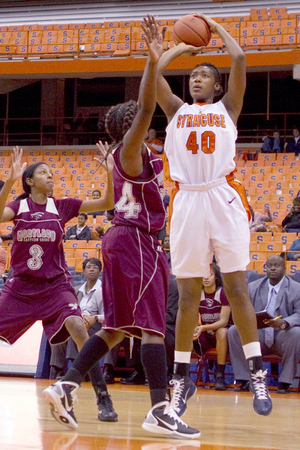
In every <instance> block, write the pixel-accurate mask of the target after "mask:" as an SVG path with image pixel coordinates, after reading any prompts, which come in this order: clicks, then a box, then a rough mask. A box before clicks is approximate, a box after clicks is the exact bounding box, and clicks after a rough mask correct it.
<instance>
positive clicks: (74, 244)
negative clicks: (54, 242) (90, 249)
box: [64, 222, 88, 249]
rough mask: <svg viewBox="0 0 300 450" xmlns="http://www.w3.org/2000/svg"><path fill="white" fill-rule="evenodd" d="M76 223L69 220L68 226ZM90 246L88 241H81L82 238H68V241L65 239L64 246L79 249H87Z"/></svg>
mask: <svg viewBox="0 0 300 450" xmlns="http://www.w3.org/2000/svg"><path fill="white" fill-rule="evenodd" d="M73 225H75V223H70V222H68V225H67V227H69V226H73ZM87 246H88V242H87V241H81V240H76V239H74V240H73V239H68V240H67V241H65V243H64V248H73V249H75V248H79V249H85V248H87Z"/></svg>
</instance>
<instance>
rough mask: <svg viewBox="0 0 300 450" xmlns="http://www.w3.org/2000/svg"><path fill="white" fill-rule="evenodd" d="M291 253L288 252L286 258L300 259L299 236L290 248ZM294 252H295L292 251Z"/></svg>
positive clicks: (290, 259) (291, 259)
mask: <svg viewBox="0 0 300 450" xmlns="http://www.w3.org/2000/svg"><path fill="white" fill-rule="evenodd" d="M288 250H289V251H290V252H291V253H289V252H287V254H286V259H287V260H288V261H299V260H300V239H299V238H297V239H295V240H294V241H293V242H292V244H291V246H290V248H289V249H288ZM297 251H298V252H299V253H294V252H297ZM292 252H293V253H292Z"/></svg>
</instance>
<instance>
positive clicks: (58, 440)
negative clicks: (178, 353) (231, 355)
mask: <svg viewBox="0 0 300 450" xmlns="http://www.w3.org/2000/svg"><path fill="white" fill-rule="evenodd" d="M48 385H49V380H34V379H31V378H30V379H28V378H9V377H8V378H5V377H0V449H1V450H28V449H34V450H67V449H68V450H96V449H97V450H104V449H105V450H196V449H201V450H250V449H260V450H261V449H264V450H265V449H276V450H299V448H300V394H296V393H292V394H288V395H279V394H276V393H272V394H271V396H272V399H273V412H272V414H271V415H270V416H268V417H263V416H258V415H256V414H255V413H254V411H253V409H252V395H251V394H250V393H241V394H237V393H236V392H234V391H232V390H231V391H226V392H217V391H214V390H212V389H202V388H199V389H198V391H197V394H196V395H195V397H193V399H191V401H190V402H189V407H188V411H187V413H186V414H185V416H184V420H185V421H186V422H187V423H188V424H189V425H191V426H193V427H195V428H198V429H200V431H201V437H200V439H198V440H183V441H181V440H175V439H166V438H162V437H160V436H158V435H157V436H156V435H152V434H150V433H148V432H146V431H144V430H143V429H142V428H141V424H142V421H143V418H144V416H145V414H146V413H147V412H148V409H149V407H150V402H149V394H148V388H147V387H146V386H123V385H121V384H115V385H113V386H109V391H110V393H111V396H112V399H113V403H114V407H115V409H116V411H117V412H118V415H119V421H118V422H116V423H107V422H100V421H99V420H98V419H97V408H96V401H95V397H94V392H93V390H92V387H91V384H90V383H83V386H82V388H81V389H80V390H79V391H78V399H79V404H76V403H75V413H76V417H77V420H78V423H79V427H78V429H77V432H74V431H71V430H68V429H67V428H64V427H63V426H61V425H60V424H59V423H57V422H56V421H55V420H54V419H53V418H52V416H51V414H50V411H49V407H48V405H46V404H45V403H44V401H43V399H42V391H43V389H44V388H45V387H47V386H48Z"/></svg>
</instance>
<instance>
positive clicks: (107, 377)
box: [103, 364, 115, 384]
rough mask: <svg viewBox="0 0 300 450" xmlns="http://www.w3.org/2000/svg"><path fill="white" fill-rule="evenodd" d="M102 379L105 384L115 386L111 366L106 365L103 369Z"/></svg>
mask: <svg viewBox="0 0 300 450" xmlns="http://www.w3.org/2000/svg"><path fill="white" fill-rule="evenodd" d="M103 378H104V381H105V384H115V372H114V368H113V366H112V365H111V364H107V366H106V367H105V368H104V373H103Z"/></svg>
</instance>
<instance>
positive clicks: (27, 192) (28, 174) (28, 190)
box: [16, 161, 45, 200]
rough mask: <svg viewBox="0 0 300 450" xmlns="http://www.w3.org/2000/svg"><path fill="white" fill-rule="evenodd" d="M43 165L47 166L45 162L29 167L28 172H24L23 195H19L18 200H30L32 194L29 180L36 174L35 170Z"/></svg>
mask: <svg viewBox="0 0 300 450" xmlns="http://www.w3.org/2000/svg"><path fill="white" fill-rule="evenodd" d="M41 164H45V163H44V162H43V161H40V162H37V163H35V164H31V166H29V167H27V169H26V170H24V172H23V175H22V186H23V191H24V192H23V194H21V195H19V196H18V197H17V198H16V200H23V199H24V198H28V197H29V195H30V193H31V187H30V186H29V184H27V181H26V180H27V178H32V175H33V174H34V171H35V169H37V167H39V166H40V165H41Z"/></svg>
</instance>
